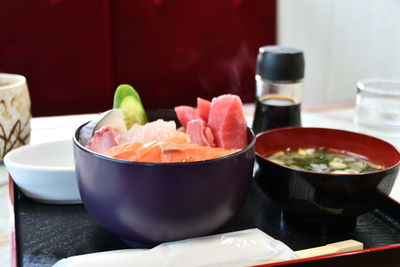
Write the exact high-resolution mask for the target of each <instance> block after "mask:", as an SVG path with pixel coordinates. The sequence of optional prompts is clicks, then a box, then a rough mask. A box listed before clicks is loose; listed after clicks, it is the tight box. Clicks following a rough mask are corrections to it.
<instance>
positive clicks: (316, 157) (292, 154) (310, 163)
mask: <svg viewBox="0 0 400 267" xmlns="http://www.w3.org/2000/svg"><path fill="white" fill-rule="evenodd" d="M265 157H266V158H268V159H270V160H271V161H274V162H276V163H278V164H282V165H286V166H289V167H292V168H297V169H303V170H308V171H315V172H325V173H337V174H356V173H364V172H373V171H378V170H382V169H383V166H380V165H375V164H373V163H371V162H368V161H365V160H363V159H361V158H356V157H353V156H350V155H347V154H341V153H333V152H331V151H329V150H328V149H326V148H320V149H314V148H299V149H297V150H296V151H293V150H289V149H288V150H286V151H278V152H275V153H274V154H272V155H265Z"/></svg>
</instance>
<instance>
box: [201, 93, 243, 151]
mask: <svg viewBox="0 0 400 267" xmlns="http://www.w3.org/2000/svg"><path fill="white" fill-rule="evenodd" d="M208 125H209V127H210V128H211V130H212V133H213V135H214V141H215V144H216V145H217V146H218V147H221V148H224V149H243V148H245V147H246V146H247V122H246V118H245V117H244V113H243V107H242V101H241V100H240V98H239V96H236V95H229V94H228V95H221V96H219V97H216V98H214V99H213V100H212V102H211V108H210V114H209V116H208Z"/></svg>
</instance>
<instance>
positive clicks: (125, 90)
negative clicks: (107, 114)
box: [113, 84, 148, 129]
mask: <svg viewBox="0 0 400 267" xmlns="http://www.w3.org/2000/svg"><path fill="white" fill-rule="evenodd" d="M113 108H119V109H121V110H122V113H123V114H124V118H125V125H126V128H127V129H129V128H131V127H132V125H134V124H135V123H138V124H141V125H143V124H145V123H147V121H148V118H147V114H146V111H145V109H144V107H143V104H142V101H141V100H140V96H139V94H138V92H136V90H135V89H134V88H133V87H132V86H130V85H129V84H121V85H120V86H118V87H117V90H115V94H114V104H113Z"/></svg>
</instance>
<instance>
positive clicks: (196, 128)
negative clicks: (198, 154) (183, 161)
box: [185, 119, 215, 147]
mask: <svg viewBox="0 0 400 267" xmlns="http://www.w3.org/2000/svg"><path fill="white" fill-rule="evenodd" d="M185 132H186V134H188V135H189V136H190V141H191V143H193V144H198V145H201V146H211V147H213V146H215V144H214V136H213V134H212V132H211V129H210V128H209V127H208V126H207V123H206V122H205V121H204V120H203V119H194V120H191V121H189V122H188V123H187V124H186V130H185Z"/></svg>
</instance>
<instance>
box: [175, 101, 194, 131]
mask: <svg viewBox="0 0 400 267" xmlns="http://www.w3.org/2000/svg"><path fill="white" fill-rule="evenodd" d="M175 113H176V116H177V117H178V120H179V122H180V123H181V124H182V126H183V127H186V124H187V123H188V121H191V120H194V119H198V118H200V117H199V114H198V112H197V110H196V109H195V108H194V107H190V106H177V107H175Z"/></svg>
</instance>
